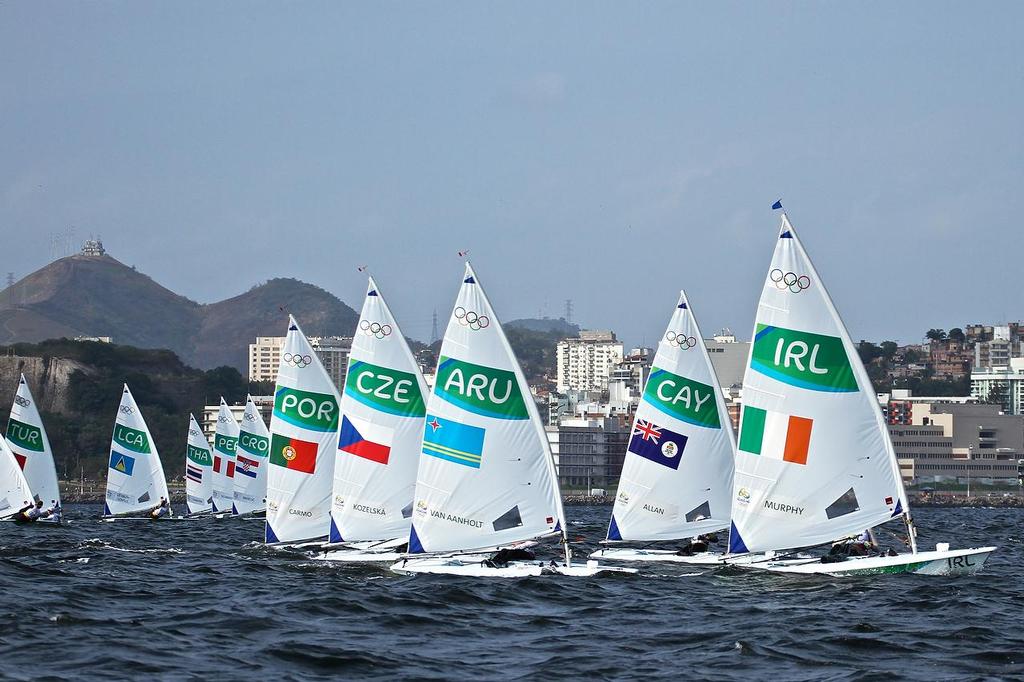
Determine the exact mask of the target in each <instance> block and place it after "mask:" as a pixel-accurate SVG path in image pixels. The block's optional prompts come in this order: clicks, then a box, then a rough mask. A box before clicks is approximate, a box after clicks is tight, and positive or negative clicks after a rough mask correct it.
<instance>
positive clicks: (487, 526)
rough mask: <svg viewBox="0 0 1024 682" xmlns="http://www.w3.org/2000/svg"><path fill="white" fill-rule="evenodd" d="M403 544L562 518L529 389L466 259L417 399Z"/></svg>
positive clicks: (498, 532)
mask: <svg viewBox="0 0 1024 682" xmlns="http://www.w3.org/2000/svg"><path fill="white" fill-rule="evenodd" d="M426 422H427V423H426V425H425V427H424V431H423V453H422V455H421V457H420V465H419V472H418V475H417V480H416V494H415V498H414V499H415V507H414V509H413V519H412V531H411V533H410V537H409V552H410V553H422V552H445V551H453V550H465V549H478V548H486V547H493V546H496V545H503V544H509V543H514V542H518V541H521V540H526V539H529V538H535V537H539V536H542V535H548V534H551V533H555V532H557V531H559V530H563V531H564V528H565V518H564V514H563V510H562V500H561V495H560V493H559V488H558V480H557V477H556V475H555V469H554V462H553V460H552V457H551V451H550V448H549V446H548V440H547V437H546V435H545V433H544V427H543V424H542V422H541V420H540V415H539V414H538V412H537V406H536V404H535V403H534V401H533V396H532V395H531V393H530V389H529V387H528V386H527V384H526V380H525V378H524V377H523V372H522V370H521V369H520V367H519V363H518V362H517V361H516V358H515V355H514V354H513V352H512V348H511V347H510V346H509V344H508V340H507V339H506V338H505V333H504V332H503V331H502V329H501V325H500V324H499V323H498V319H497V317H496V316H495V314H494V311H493V309H492V308H491V304H490V302H489V301H488V299H487V296H486V295H485V294H484V291H483V288H482V287H481V286H480V283H479V280H478V279H477V277H476V275H475V274H474V272H473V269H472V268H471V267H470V266H469V264H467V265H466V272H465V275H464V277H463V283H462V288H461V289H460V290H459V296H458V299H457V300H456V303H455V308H454V310H453V311H452V316H451V318H450V319H449V321H448V327H447V329H446V330H445V334H444V342H443V343H442V345H441V354H440V358H439V359H438V368H437V378H436V380H435V386H434V392H433V393H432V394H431V395H430V398H429V400H428V402H427V417H426Z"/></svg>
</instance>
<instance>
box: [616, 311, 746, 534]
mask: <svg viewBox="0 0 1024 682" xmlns="http://www.w3.org/2000/svg"><path fill="white" fill-rule="evenodd" d="M735 449H736V444H735V440H734V439H733V433H732V425H731V423H730V421H729V415H728V412H727V411H726V408H725V401H724V399H723V397H722V392H721V390H720V389H719V384H718V377H717V376H716V375H715V370H714V368H713V367H712V366H711V360H710V358H709V357H708V352H707V349H706V348H705V346H704V341H703V337H702V336H701V333H700V329H699V328H698V327H697V321H696V319H695V318H694V316H693V313H692V311H691V310H690V306H689V304H688V302H687V300H686V295H685V293H684V292H679V301H678V302H677V303H676V308H675V310H674V311H673V313H672V319H671V320H670V321H669V325H668V329H667V330H666V331H665V334H664V336H662V338H661V341H660V342H659V343H658V351H657V353H656V354H655V356H654V363H653V366H652V367H651V374H650V376H649V377H648V379H647V383H646V385H645V387H644V393H643V396H642V397H641V399H640V404H639V406H638V407H637V411H636V417H635V419H634V422H633V429H632V431H631V434H630V439H629V446H628V449H627V451H626V459H625V461H624V463H623V466H622V476H621V478H620V479H619V489H618V494H617V495H616V497H615V506H614V507H613V509H612V518H611V522H610V524H609V526H608V539H609V540H675V539H679V538H683V537H689V536H693V535H697V534H700V533H706V532H708V531H713V530H718V529H721V528H727V527H728V526H729V508H730V504H731V500H732V472H733V465H734V458H735Z"/></svg>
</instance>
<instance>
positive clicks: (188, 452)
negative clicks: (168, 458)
mask: <svg viewBox="0 0 1024 682" xmlns="http://www.w3.org/2000/svg"><path fill="white" fill-rule="evenodd" d="M188 419H189V422H188V442H187V444H186V445H185V502H186V504H187V505H188V513H189V514H201V513H203V512H208V511H212V510H213V454H212V453H211V452H210V442H209V441H208V440H206V434H204V433H203V429H202V428H200V426H199V422H197V421H196V417H195V415H192V414H190V415H189V416H188Z"/></svg>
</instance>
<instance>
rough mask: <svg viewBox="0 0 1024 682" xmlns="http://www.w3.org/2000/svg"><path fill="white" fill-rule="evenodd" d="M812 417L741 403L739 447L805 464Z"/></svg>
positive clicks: (812, 422)
mask: <svg viewBox="0 0 1024 682" xmlns="http://www.w3.org/2000/svg"><path fill="white" fill-rule="evenodd" d="M813 425H814V420H812V419H808V418H806V417H797V416H795V415H791V414H783V413H782V412H772V411H771V410H762V409H761V408H759V407H751V406H750V405H744V406H743V420H742V421H741V422H740V443H739V449H740V450H742V451H744V452H748V453H750V454H752V455H763V456H764V457H770V458H772V459H781V460H782V461H783V462H792V463H794V464H807V450H808V447H809V446H810V444H811V427H812V426H813Z"/></svg>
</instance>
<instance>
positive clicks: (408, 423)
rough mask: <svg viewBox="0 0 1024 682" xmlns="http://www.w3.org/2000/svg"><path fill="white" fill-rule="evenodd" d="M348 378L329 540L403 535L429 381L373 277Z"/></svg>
mask: <svg viewBox="0 0 1024 682" xmlns="http://www.w3.org/2000/svg"><path fill="white" fill-rule="evenodd" d="M346 377H347V378H346V381H345V391H344V393H343V394H342V396H341V427H340V428H341V431H340V435H339V439H338V459H337V461H336V462H335V465H334V495H333V500H332V503H331V505H332V506H331V536H330V541H331V542H353V541H364V540H390V539H394V538H405V537H408V535H409V524H410V517H411V515H412V497H413V491H414V488H415V486H416V468H417V465H418V464H419V457H420V441H421V439H422V437H423V420H424V416H425V414H426V407H425V406H424V402H423V400H424V398H423V397H424V396H425V395H426V394H427V386H426V383H425V382H424V381H423V375H422V374H420V370H419V365H417V364H416V359H415V358H414V357H413V355H412V351H411V350H409V345H408V344H407V343H406V341H405V337H404V336H403V335H402V332H401V330H400V329H399V328H398V324H397V323H396V322H395V318H394V316H393V315H392V314H391V309H390V308H388V305H387V303H386V302H385V301H384V297H383V296H381V294H380V290H379V289H378V287H377V284H376V282H374V281H373V278H372V277H371V278H370V281H369V284H368V288H367V291H366V298H365V300H364V301H363V309H362V312H361V313H360V315H359V325H358V328H357V329H356V333H355V338H354V339H353V340H352V353H351V355H350V356H349V361H348V373H347V375H346Z"/></svg>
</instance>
